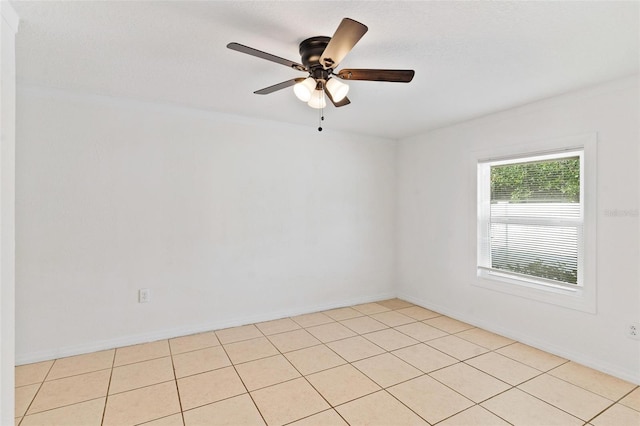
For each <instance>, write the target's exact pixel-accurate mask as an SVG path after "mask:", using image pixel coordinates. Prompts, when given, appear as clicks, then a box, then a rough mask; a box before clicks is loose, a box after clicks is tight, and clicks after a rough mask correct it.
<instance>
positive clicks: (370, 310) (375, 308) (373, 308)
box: [353, 302, 391, 315]
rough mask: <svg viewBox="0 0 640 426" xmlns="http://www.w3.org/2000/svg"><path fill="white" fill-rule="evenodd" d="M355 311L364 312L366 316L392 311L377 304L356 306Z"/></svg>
mask: <svg viewBox="0 0 640 426" xmlns="http://www.w3.org/2000/svg"><path fill="white" fill-rule="evenodd" d="M353 309H355V310H356V311H359V312H362V313H363V314H365V315H371V314H379V313H380V312H386V311H390V310H391V309H389V308H386V307H384V306H382V305H380V304H378V303H375V302H374V303H363V304H361V305H356V306H353Z"/></svg>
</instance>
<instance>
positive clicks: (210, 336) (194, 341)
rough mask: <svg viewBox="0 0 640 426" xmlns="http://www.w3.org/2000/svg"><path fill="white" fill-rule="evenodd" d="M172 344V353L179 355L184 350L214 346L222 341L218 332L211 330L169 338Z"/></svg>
mask: <svg viewBox="0 0 640 426" xmlns="http://www.w3.org/2000/svg"><path fill="white" fill-rule="evenodd" d="M169 346H171V354H172V355H177V354H181V353H184V352H191V351H197V350H198V349H204V348H209V347H212V346H220V342H219V341H218V338H217V337H216V333H215V332H213V331H209V332H207V333H198V334H192V335H190V336H182V337H176V338H175V339H170V340H169Z"/></svg>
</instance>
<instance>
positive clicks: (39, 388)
mask: <svg viewBox="0 0 640 426" xmlns="http://www.w3.org/2000/svg"><path fill="white" fill-rule="evenodd" d="M56 361H57V360H54V361H53V362H52V363H51V367H49V369H48V370H47V373H46V374H45V375H44V378H43V379H42V381H41V382H40V383H39V386H38V390H36V393H34V394H33V398H31V401H30V402H29V405H28V406H27V408H26V409H25V410H24V414H23V415H22V417H21V418H20V422H19V423H18V425H20V424H21V423H22V422H23V421H24V418H25V417H27V414H28V413H29V409H31V406H32V405H33V402H34V401H35V400H36V397H37V396H38V394H39V393H40V390H41V389H42V386H44V383H45V382H46V381H47V377H48V376H49V374H50V373H51V370H52V369H53V366H54V364H55V363H56ZM34 384H35V383H34ZM14 390H15V389H14ZM14 399H15V397H14ZM45 411H47V410H45ZM33 414H35V413H33ZM18 425H16V426H18Z"/></svg>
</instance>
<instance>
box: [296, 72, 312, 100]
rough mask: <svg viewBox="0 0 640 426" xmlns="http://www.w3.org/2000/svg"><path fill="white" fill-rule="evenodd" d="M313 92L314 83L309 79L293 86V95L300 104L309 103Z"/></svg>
mask: <svg viewBox="0 0 640 426" xmlns="http://www.w3.org/2000/svg"><path fill="white" fill-rule="evenodd" d="M314 90H316V81H315V80H314V79H313V78H311V77H307V78H305V79H304V80H303V81H301V82H300V83H296V84H295V85H294V86H293V93H295V94H296V97H297V98H298V99H300V100H301V101H302V102H309V100H310V99H311V95H312V94H313V92H314Z"/></svg>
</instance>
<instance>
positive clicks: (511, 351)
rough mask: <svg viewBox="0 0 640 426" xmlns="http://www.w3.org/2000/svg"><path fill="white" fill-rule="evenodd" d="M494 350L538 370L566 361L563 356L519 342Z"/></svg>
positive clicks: (550, 367)
mask: <svg viewBox="0 0 640 426" xmlns="http://www.w3.org/2000/svg"><path fill="white" fill-rule="evenodd" d="M496 352H498V353H499V354H502V355H504V356H507V357H509V358H511V359H515V360H516V361H519V362H521V363H523V364H526V365H528V366H530V367H533V368H535V369H537V370H540V371H549V370H551V369H552V368H555V367H557V366H559V365H562V364H564V363H565V362H567V360H566V359H564V358H560V357H559V356H555V355H552V354H550V353H548V352H544V351H541V350H540V349H536V348H532V347H531V346H527V345H525V344H523V343H520V342H516V343H514V344H512V345H509V346H505V347H503V348H500V349H498V350H496Z"/></svg>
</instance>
